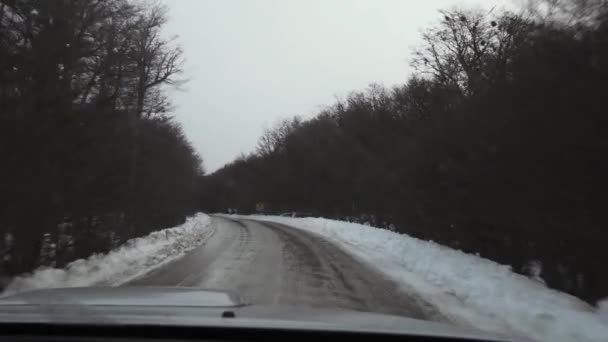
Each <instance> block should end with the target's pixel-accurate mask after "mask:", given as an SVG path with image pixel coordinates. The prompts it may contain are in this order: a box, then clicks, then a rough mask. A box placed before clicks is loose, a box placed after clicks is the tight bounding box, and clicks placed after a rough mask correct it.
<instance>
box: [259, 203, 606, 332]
mask: <svg viewBox="0 0 608 342" xmlns="http://www.w3.org/2000/svg"><path fill="white" fill-rule="evenodd" d="M249 217H251V216H249ZM253 218H256V219H261V220H266V221H273V222H278V223H284V224H287V225H290V226H293V227H296V228H299V229H304V230H307V231H310V232H314V233H317V234H319V235H321V236H323V237H325V238H327V239H328V240H330V241H332V242H334V243H336V244H337V245H339V246H341V247H342V248H344V249H345V250H347V251H348V252H350V253H351V254H354V255H355V256H357V257H359V258H360V259H361V260H362V261H364V262H366V263H368V264H369V265H370V266H372V267H376V268H377V269H379V270H380V271H382V272H383V273H384V274H386V275H387V276H388V277H390V278H392V279H394V280H395V281H396V282H398V283H399V284H400V285H401V286H402V289H403V290H404V291H407V292H409V293H415V294H416V295H418V296H420V297H422V298H424V299H425V300H426V301H427V302H429V303H430V304H432V305H434V306H435V307H436V308H437V309H438V310H439V311H440V312H441V314H442V315H443V316H444V317H446V318H447V319H448V320H449V321H451V322H452V323H454V324H459V325H463V326H472V327H475V328H478V329H481V330H486V331H493V332H498V333H503V334H509V335H512V336H516V337H522V338H531V339H534V340H540V341H604V342H606V341H608V318H607V316H608V300H606V301H604V302H602V303H601V304H600V305H598V308H597V309H595V308H593V307H591V306H590V305H588V304H586V303H584V302H583V301H581V300H579V299H577V298H575V297H573V296H570V295H568V294H565V293H562V292H559V291H555V290H552V289H549V288H547V287H546V286H545V285H544V284H542V283H540V282H539V281H537V280H534V279H530V278H527V277H524V276H522V275H519V274H516V273H514V272H512V271H511V268H510V267H509V266H505V265H500V264H498V263H495V262H493V261H490V260H488V259H483V258H480V257H477V256H474V255H470V254H466V253H463V252H461V251H458V250H454V249H451V248H448V247H445V246H442V245H439V244H436V243H434V242H429V241H423V240H419V239H416V238H412V237H410V236H408V235H404V234H398V233H395V232H391V231H388V230H384V229H379V228H373V227H370V226H365V225H361V224H356V223H348V222H341V221H335V220H328V219H323V218H291V217H279V216H259V215H256V216H253ZM534 266H535V270H534V271H535V272H538V273H540V271H541V265H540V264H539V265H534ZM534 275H538V274H534Z"/></svg>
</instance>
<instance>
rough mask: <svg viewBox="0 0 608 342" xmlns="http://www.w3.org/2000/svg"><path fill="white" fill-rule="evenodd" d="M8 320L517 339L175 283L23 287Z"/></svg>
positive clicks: (4, 315) (3, 312) (6, 303)
mask: <svg viewBox="0 0 608 342" xmlns="http://www.w3.org/2000/svg"><path fill="white" fill-rule="evenodd" d="M231 316H234V317H231ZM228 317H229V318H228ZM9 322H10V323H14V322H19V323H58V324H59V323H61V324H109V325H146V324H149V325H171V326H199V327H200V326H202V327H205V326H208V327H244V328H266V329H305V330H321V331H348V332H374V333H390V334H403V335H408V336H412V335H415V336H433V337H457V338H464V339H478V340H485V341H509V340H512V339H509V338H508V337H505V336H499V335H495V334H489V333H484V332H480V331H477V330H472V329H466V328H462V327H456V326H452V325H449V324H444V323H438V322H431V321H423V320H417V319H411V318H405V317H400V316H391V315H384V314H375V313H367V312H359V311H351V310H342V309H332V308H303V307H299V306H298V307H295V306H262V305H249V304H248V303H247V301H246V300H244V299H243V298H240V297H239V296H238V295H236V294H234V293H230V292H226V291H218V290H202V289H197V288H175V287H120V288H109V287H87V288H62V289H45V290H36V291H28V292H22V293H18V294H14V295H9V296H4V297H0V324H1V323H9Z"/></svg>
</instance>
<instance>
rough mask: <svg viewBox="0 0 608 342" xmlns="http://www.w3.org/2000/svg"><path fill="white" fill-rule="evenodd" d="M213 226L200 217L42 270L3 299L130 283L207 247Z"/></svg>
mask: <svg viewBox="0 0 608 342" xmlns="http://www.w3.org/2000/svg"><path fill="white" fill-rule="evenodd" d="M210 223H211V219H210V218H209V216H207V215H205V214H197V215H195V216H192V217H189V218H188V219H187V220H186V222H185V223H184V224H182V225H180V226H177V227H173V228H167V229H163V230H159V231H156V232H153V233H150V234H148V235H146V236H144V237H140V238H135V239H131V240H129V241H127V242H125V243H124V244H123V245H122V246H120V247H118V248H116V249H115V250H112V251H110V252H109V253H107V254H94V255H92V256H90V257H89V258H87V259H80V260H76V261H73V262H71V263H70V264H68V265H67V266H66V267H65V268H63V269H58V268H50V267H46V268H39V269H38V270H36V271H34V272H33V273H32V274H28V275H24V276H21V277H17V278H15V279H14V280H13V281H12V282H11V283H10V284H9V285H8V286H7V288H6V289H5V291H4V292H3V293H2V295H10V294H13V293H16V292H22V291H26V290H34V289H42V288H57V287H78V286H94V285H96V286H118V285H121V284H124V283H127V282H129V281H131V280H134V279H136V278H138V277H140V276H142V275H144V274H146V273H148V272H150V271H151V270H153V269H156V268H158V267H161V266H163V265H165V264H167V263H170V262H172V261H174V260H176V259H177V258H180V257H182V256H183V255H184V254H186V253H187V252H189V251H191V250H192V249H194V248H196V247H197V246H200V245H201V244H203V243H204V242H205V241H206V240H207V238H209V237H210V236H211V234H212V232H213V228H212V226H211V224H210Z"/></svg>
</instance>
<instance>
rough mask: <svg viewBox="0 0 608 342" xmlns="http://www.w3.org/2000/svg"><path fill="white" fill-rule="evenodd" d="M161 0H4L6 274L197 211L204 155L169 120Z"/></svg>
mask: <svg viewBox="0 0 608 342" xmlns="http://www.w3.org/2000/svg"><path fill="white" fill-rule="evenodd" d="M166 20H167V17H166V9H165V8H164V7H163V6H160V5H159V4H157V3H154V2H142V1H131V0H53V1H46V0H1V1H0V163H1V166H0V180H1V181H0V196H1V203H2V204H1V205H0V237H1V239H0V257H1V259H0V276H1V277H2V280H3V281H6V279H7V278H9V277H10V276H12V275H15V274H19V273H22V272H25V271H30V270H32V269H34V268H36V267H38V266H56V267H60V266H63V265H65V264H66V263H67V262H69V261H72V260H74V259H76V258H81V257H86V256H89V255H90V254H92V253H96V252H103V251H107V250H108V249H110V248H112V247H114V246H116V245H117V244H120V243H122V242H124V241H125V240H126V239H129V238H132V237H136V236H141V235H143V234H147V233H149V232H150V231H153V230H157V229H159V228H162V227H167V226H172V225H175V224H178V223H180V222H181V221H183V220H184V218H185V216H186V215H188V214H191V213H193V212H194V211H196V210H197V209H198V208H197V204H198V203H197V201H198V194H197V187H196V184H197V181H198V179H199V177H200V176H201V175H202V172H203V171H202V162H201V159H200V158H199V157H198V156H197V155H196V153H195V152H194V150H193V148H192V147H191V146H190V144H189V143H188V141H187V140H186V138H185V136H184V134H183V133H182V131H181V128H180V127H179V125H178V124H177V123H175V122H174V121H173V120H172V117H171V110H172V106H171V103H170V100H169V98H168V93H167V90H168V87H174V86H179V84H180V83H181V82H182V81H183V79H182V78H181V76H180V74H181V73H182V70H181V65H182V52H181V50H180V48H179V46H178V45H177V44H176V42H175V41H174V39H170V38H166V37H165V35H164V34H163V32H162V29H163V27H164V25H165V23H166Z"/></svg>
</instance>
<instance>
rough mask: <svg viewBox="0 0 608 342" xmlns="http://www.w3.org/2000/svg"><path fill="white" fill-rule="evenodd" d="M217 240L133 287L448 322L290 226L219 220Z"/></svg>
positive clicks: (355, 262) (215, 221)
mask: <svg viewBox="0 0 608 342" xmlns="http://www.w3.org/2000/svg"><path fill="white" fill-rule="evenodd" d="M212 225H213V229H214V234H213V236H212V237H211V238H209V239H208V241H207V242H206V243H205V244H204V245H203V246H201V247H199V248H197V249H195V250H194V251H192V252H190V253H189V254H188V255H186V256H185V257H183V258H181V259H179V260H177V261H175V262H173V263H170V264H168V265H167V266H165V267H162V268H160V269H157V270H155V271H153V272H151V273H149V274H147V275H145V276H143V277H141V278H139V279H137V280H135V281H133V282H131V283H129V285H154V286H200V287H204V288H215V289H224V290H230V291H233V292H235V293H237V294H238V295H240V296H242V297H245V298H247V299H249V301H250V302H252V303H253V304H264V305H269V304H270V305H295V306H298V307H330V308H340V309H352V310H359V311H368V312H377V313H386V314H394V315H401V316H407V317H412V318H420V319H434V320H441V318H440V317H439V316H438V315H437V314H436V310H434V309H433V308H432V307H431V306H430V305H429V304H427V303H426V302H425V301H423V300H422V299H420V298H418V297H417V296H415V295H412V294H406V293H404V292H403V291H401V290H400V289H399V287H398V286H397V285H396V284H395V283H394V282H392V281H390V280H389V279H387V278H386V277H385V276H384V275H382V274H381V273H380V272H378V271H376V270H374V269H372V268H371V267H369V266H367V265H366V264H364V263H362V262H361V261H359V260H358V259H356V258H355V257H353V256H351V255H350V254H348V253H347V252H345V251H343V250H342V249H341V248H339V247H338V246H336V245H334V244H333V243H331V242H329V241H327V240H325V239H324V238H322V237H321V236H318V235H316V234H313V233H310V232H306V231H303V230H300V229H297V228H293V227H289V226H286V225H282V224H278V223H273V222H266V221H257V220H249V219H247V220H244V219H243V220H241V219H238V220H237V219H232V218H227V217H221V216H214V217H213V222H212Z"/></svg>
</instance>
